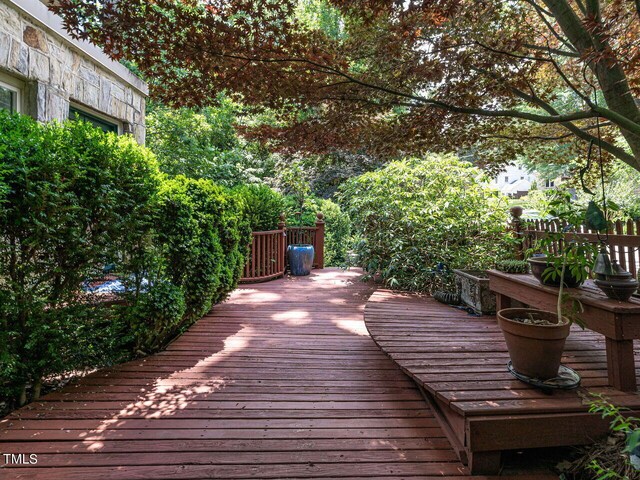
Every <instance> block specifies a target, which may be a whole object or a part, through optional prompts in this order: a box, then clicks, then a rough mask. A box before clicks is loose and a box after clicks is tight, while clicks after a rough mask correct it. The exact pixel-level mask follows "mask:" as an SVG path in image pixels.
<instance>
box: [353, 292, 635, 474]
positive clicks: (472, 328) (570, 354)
mask: <svg viewBox="0 0 640 480" xmlns="http://www.w3.org/2000/svg"><path fill="white" fill-rule="evenodd" d="M365 324H366V326H367V329H368V331H369V333H370V334H371V336H372V338H373V339H374V341H375V342H376V344H377V345H378V346H379V347H380V349H381V350H382V351H383V352H385V353H386V354H387V355H388V356H389V357H390V358H391V359H392V360H393V361H394V362H395V363H396V364H397V365H398V366H399V367H400V368H402V370H403V371H404V372H405V373H406V374H408V375H409V376H410V377H411V378H413V379H414V380H415V381H416V383H417V384H418V385H419V386H420V387H421V388H422V389H423V390H424V392H425V393H426V394H427V395H428V397H429V398H430V400H431V401H432V402H433V407H434V409H435V411H436V413H437V414H438V418H439V419H440V420H441V421H442V422H445V423H446V425H444V427H445V431H449V432H451V435H452V436H453V438H451V440H452V442H453V443H454V445H457V448H459V449H460V450H461V451H462V452H463V454H464V456H466V457H467V460H468V462H469V464H470V467H471V468H472V470H473V471H492V470H495V469H496V468H497V465H498V462H499V451H501V450H507V449H521V448H535V447H550V446H559V445H577V444H584V443H590V442H592V441H593V439H594V438H598V437H599V436H602V435H605V434H606V432H607V425H608V424H607V422H605V421H603V420H602V419H601V418H600V417H599V416H597V415H594V414H588V413H587V410H588V407H587V406H586V400H588V399H589V398H592V397H590V395H591V394H593V393H597V394H602V395H605V396H606V397H608V398H610V399H611V401H612V402H613V403H615V404H617V405H620V406H624V407H627V408H630V409H631V410H632V411H640V396H639V395H638V394H637V393H635V392H634V393H628V392H622V391H619V390H615V389H613V388H611V387H609V386H608V385H607V383H608V379H607V365H606V355H605V341H604V337H603V336H602V335H599V334H597V333H594V332H591V331H583V330H581V329H580V328H579V327H576V326H574V327H573V328H572V333H571V335H570V336H569V339H568V341H567V344H566V348H565V353H564V357H563V360H562V361H563V363H564V364H565V365H568V366H570V367H572V368H574V369H575V370H577V371H578V372H579V373H580V375H581V376H582V385H581V388H580V389H577V390H572V391H556V392H553V393H552V394H549V393H547V392H543V391H540V390H538V389H535V388H533V387H531V386H529V385H527V384H525V383H522V382H520V381H518V380H515V379H514V378H513V377H512V376H511V374H510V373H509V372H508V371H507V368H506V364H507V361H508V359H509V355H508V353H507V349H506V345H505V342H504V339H503V336H502V332H501V331H500V329H499V327H498V325H497V321H496V318H495V317H493V316H482V317H476V316H471V315H468V314H467V313H466V312H465V311H462V310H459V309H455V308H452V307H449V306H446V305H442V304H440V303H438V302H436V301H435V300H433V299H432V298H430V297H426V296H420V295H412V294H405V293H398V292H392V291H389V290H378V291H376V292H375V293H374V294H373V295H372V296H371V297H370V299H369V301H368V302H367V305H366V309H365ZM636 355H637V356H638V355H640V352H636ZM474 460H475V462H476V465H473V462H474Z"/></svg>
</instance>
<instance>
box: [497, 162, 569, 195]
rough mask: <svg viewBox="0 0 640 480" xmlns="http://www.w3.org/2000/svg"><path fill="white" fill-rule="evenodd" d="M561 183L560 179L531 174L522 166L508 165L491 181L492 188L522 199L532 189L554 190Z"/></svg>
mask: <svg viewBox="0 0 640 480" xmlns="http://www.w3.org/2000/svg"><path fill="white" fill-rule="evenodd" d="M560 182H561V179H560V178H554V179H543V178H541V177H540V175H539V174H538V173H536V172H530V171H528V170H527V169H526V168H524V167H523V166H522V165H519V164H518V163H514V164H512V165H507V166H506V167H505V168H504V170H502V171H501V172H500V173H499V174H498V175H496V176H495V177H494V178H493V180H492V181H491V186H492V187H494V188H496V189H498V190H500V191H501V192H502V193H503V194H504V195H506V196H508V197H511V198H521V197H524V196H525V195H527V194H528V193H529V190H531V189H532V187H535V188H536V189H538V190H547V189H549V188H554V187H555V186H556V185H558V184H559V183H560Z"/></svg>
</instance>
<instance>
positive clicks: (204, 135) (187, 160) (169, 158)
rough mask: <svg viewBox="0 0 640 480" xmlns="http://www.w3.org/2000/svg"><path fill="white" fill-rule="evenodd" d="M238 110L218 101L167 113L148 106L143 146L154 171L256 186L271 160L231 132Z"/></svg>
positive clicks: (221, 99)
mask: <svg viewBox="0 0 640 480" xmlns="http://www.w3.org/2000/svg"><path fill="white" fill-rule="evenodd" d="M241 110H242V108H241V106H240V105H239V104H237V103H234V102H233V101H231V100H230V99H228V98H225V97H222V96H221V97H219V98H218V102H217V105H216V106H215V107H206V108H201V109H192V108H178V109H173V108H169V107H164V106H160V105H155V106H152V108H151V112H150V113H149V114H148V116H147V146H148V147H149V148H150V149H151V150H152V151H153V152H154V153H155V154H156V155H157V157H158V161H159V164H160V169H161V170H162V171H163V172H164V173H167V174H168V175H171V176H176V175H185V176H186V177H190V178H206V179H209V180H213V181H214V182H216V183H218V184H220V185H224V186H234V185H238V184H240V183H247V182H248V183H256V182H260V181H261V179H262V178H263V177H265V176H268V175H270V174H271V170H272V169H273V164H274V159H273V157H272V156H271V155H270V154H269V152H268V151H267V150H266V149H265V148H263V147H261V146H260V145H259V144H257V143H248V142H245V141H244V140H242V139H241V138H240V137H239V136H238V135H237V133H236V123H237V121H238V118H237V117H238V115H239V114H240V112H241Z"/></svg>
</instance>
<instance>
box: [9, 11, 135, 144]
mask: <svg viewBox="0 0 640 480" xmlns="http://www.w3.org/2000/svg"><path fill="white" fill-rule="evenodd" d="M0 19H2V20H1V21H0V108H6V109H8V110H11V111H17V112H20V113H24V114H27V115H30V116H32V117H33V118H35V119H36V120H39V121H50V120H54V119H57V120H66V119H68V118H79V119H83V120H87V121H89V122H91V123H93V124H94V125H96V126H97V127H100V128H102V129H103V130H105V131H111V132H116V133H119V134H124V133H131V134H133V135H134V136H135V138H136V140H137V141H138V142H139V143H141V144H143V143H144V139H145V118H144V112H145V104H146V97H147V95H148V88H147V85H146V83H145V82H143V81H142V80H140V79H139V78H138V77H136V76H135V75H133V74H132V73H131V72H130V71H129V69H127V68H126V67H125V66H124V65H122V64H120V63H118V62H114V61H113V60H111V59H110V58H109V57H107V55H105V54H104V52H102V50H100V49H99V48H98V47H96V46H94V45H92V44H90V43H88V42H85V41H82V40H74V39H72V38H71V36H70V35H68V34H67V33H66V32H65V30H64V28H63V26H62V19H61V18H60V17H58V16H57V15H54V14H53V13H51V12H50V11H49V10H48V9H47V7H46V6H45V5H44V3H43V2H41V1H39V0H0Z"/></svg>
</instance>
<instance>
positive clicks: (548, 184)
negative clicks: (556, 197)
mask: <svg viewBox="0 0 640 480" xmlns="http://www.w3.org/2000/svg"><path fill="white" fill-rule="evenodd" d="M555 184H556V182H554V181H553V180H546V181H545V182H544V186H545V187H547V188H551V187H554V186H555Z"/></svg>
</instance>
